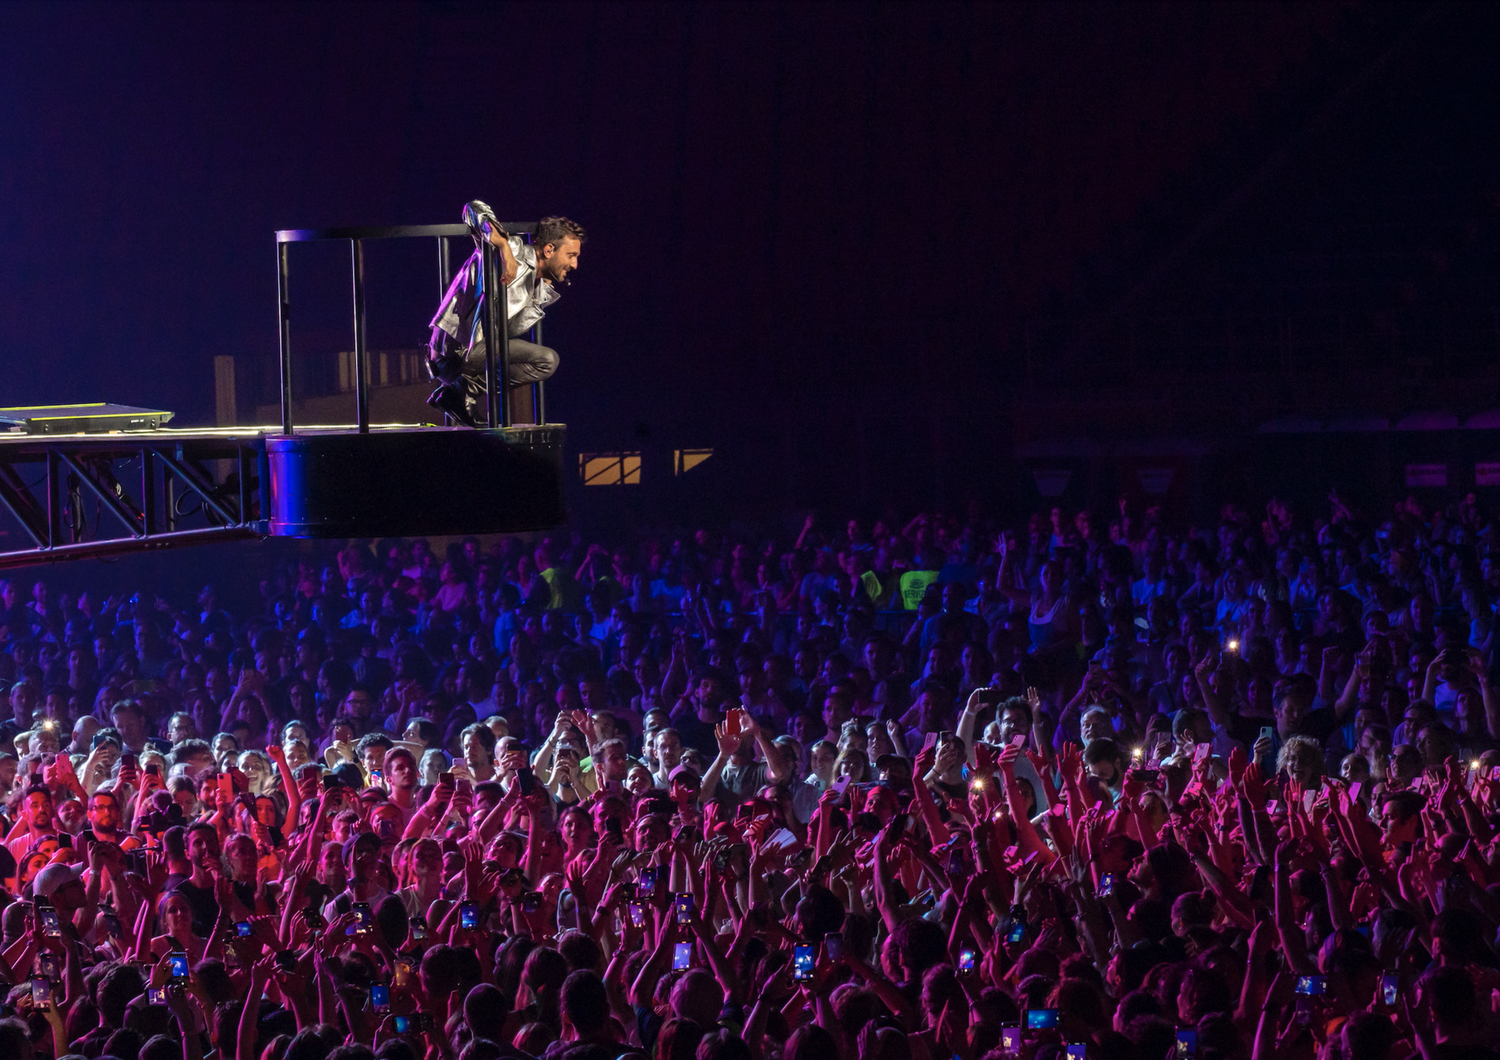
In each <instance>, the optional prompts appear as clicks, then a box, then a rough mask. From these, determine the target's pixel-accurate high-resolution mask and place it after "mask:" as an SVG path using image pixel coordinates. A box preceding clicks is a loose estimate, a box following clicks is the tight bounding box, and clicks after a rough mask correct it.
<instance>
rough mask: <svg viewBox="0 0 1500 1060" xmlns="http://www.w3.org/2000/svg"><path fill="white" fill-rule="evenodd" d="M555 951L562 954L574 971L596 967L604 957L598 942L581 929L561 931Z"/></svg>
mask: <svg viewBox="0 0 1500 1060" xmlns="http://www.w3.org/2000/svg"><path fill="white" fill-rule="evenodd" d="M557 952H559V953H561V954H562V955H563V959H564V960H566V961H567V962H568V967H569V968H571V969H573V970H574V971H575V972H576V971H582V970H584V969H587V970H589V971H593V970H595V969H597V968H598V966H599V962H600V960H601V959H603V957H604V951H603V950H602V949H601V948H600V947H599V944H598V943H597V942H595V941H594V940H593V939H592V938H591V937H590V936H588V935H586V934H584V933H583V932H582V931H565V932H563V934H562V937H561V938H559V939H558V940H557Z"/></svg>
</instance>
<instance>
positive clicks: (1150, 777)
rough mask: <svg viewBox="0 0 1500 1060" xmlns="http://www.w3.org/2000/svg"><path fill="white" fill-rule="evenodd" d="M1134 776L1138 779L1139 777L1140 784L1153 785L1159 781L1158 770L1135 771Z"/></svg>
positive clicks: (1159, 774)
mask: <svg viewBox="0 0 1500 1060" xmlns="http://www.w3.org/2000/svg"><path fill="white" fill-rule="evenodd" d="M1135 775H1136V776H1138V777H1140V779H1141V783H1142V784H1155V783H1156V782H1157V781H1158V780H1160V779H1161V770H1160V769H1139V770H1136V774H1135Z"/></svg>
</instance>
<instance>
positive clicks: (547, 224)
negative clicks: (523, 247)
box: [533, 217, 588, 250]
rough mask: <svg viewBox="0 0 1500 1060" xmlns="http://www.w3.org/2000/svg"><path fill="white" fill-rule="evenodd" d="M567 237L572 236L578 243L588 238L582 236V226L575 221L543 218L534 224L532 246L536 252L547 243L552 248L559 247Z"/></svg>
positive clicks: (563, 218)
mask: <svg viewBox="0 0 1500 1060" xmlns="http://www.w3.org/2000/svg"><path fill="white" fill-rule="evenodd" d="M569 236H572V237H573V238H574V239H576V240H578V242H580V243H584V242H586V241H587V240H588V236H587V235H585V234H584V231H583V225H581V224H579V223H578V222H577V221H570V220H568V219H567V218H566V217H543V218H542V219H541V220H540V221H538V222H537V223H536V236H535V243H533V246H535V247H536V248H537V249H538V250H540V249H541V248H542V247H545V246H546V245H547V244H549V243H550V244H552V245H553V246H554V247H560V246H562V244H563V240H565V239H567V238H568V237H569Z"/></svg>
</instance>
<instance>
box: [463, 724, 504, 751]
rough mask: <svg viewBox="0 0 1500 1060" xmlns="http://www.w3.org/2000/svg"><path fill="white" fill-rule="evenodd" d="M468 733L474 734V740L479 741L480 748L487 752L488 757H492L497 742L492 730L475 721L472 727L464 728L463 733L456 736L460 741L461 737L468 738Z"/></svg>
mask: <svg viewBox="0 0 1500 1060" xmlns="http://www.w3.org/2000/svg"><path fill="white" fill-rule="evenodd" d="M470 733H473V734H474V738H475V739H476V740H478V741H479V745H480V746H481V747H483V748H484V749H485V750H486V751H488V752H489V753H490V755H492V756H493V755H494V753H495V744H496V742H497V741H496V739H495V730H494V729H492V728H490V727H489V726H488V725H484V724H481V723H480V722H477V721H476V722H475V723H474V724H473V725H469V726H466V727H465V728H464V730H463V732H461V733H459V734H458V735H459V738H460V739H462V738H463V737H465V736H468V735H469V734H470Z"/></svg>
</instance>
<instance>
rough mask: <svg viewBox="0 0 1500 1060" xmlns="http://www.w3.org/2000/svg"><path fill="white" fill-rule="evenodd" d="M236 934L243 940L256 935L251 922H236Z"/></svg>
mask: <svg viewBox="0 0 1500 1060" xmlns="http://www.w3.org/2000/svg"><path fill="white" fill-rule="evenodd" d="M234 933H235V934H236V935H238V936H239V937H240V938H242V939H247V938H249V937H250V936H251V935H253V934H255V930H254V929H253V928H252V927H251V926H250V921H248V920H236V921H235V922H234Z"/></svg>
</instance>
